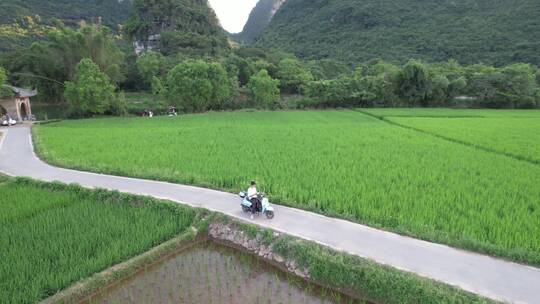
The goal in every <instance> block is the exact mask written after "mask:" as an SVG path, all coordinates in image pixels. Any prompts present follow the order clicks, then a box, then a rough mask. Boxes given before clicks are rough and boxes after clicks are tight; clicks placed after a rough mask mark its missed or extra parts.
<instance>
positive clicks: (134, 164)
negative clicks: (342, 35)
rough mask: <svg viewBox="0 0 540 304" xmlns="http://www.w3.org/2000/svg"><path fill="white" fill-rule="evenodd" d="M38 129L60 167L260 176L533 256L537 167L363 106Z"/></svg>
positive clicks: (267, 187) (420, 229)
mask: <svg viewBox="0 0 540 304" xmlns="http://www.w3.org/2000/svg"><path fill="white" fill-rule="evenodd" d="M446 111H451V110H446ZM497 113H498V114H497V115H504V112H503V111H499V112H497ZM533 113H534V112H533ZM508 115H514V114H513V112H509V114H508ZM527 122H530V121H529V120H528V119H525V120H524V123H527ZM35 133H36V135H37V137H36V143H37V147H38V150H39V152H40V154H41V155H42V156H43V157H44V158H45V159H46V160H48V161H49V162H52V163H55V164H59V165H62V166H67V167H73V168H79V169H85V170H91V171H98V172H108V173H113V174H120V175H128V176H137V177H145V178H154V179H162V180H169V181H174V182H181V183H190V184H197V185H203V186H210V187H215V188H222V189H227V190H231V191H235V192H236V191H238V190H239V189H242V188H245V187H246V185H247V183H248V182H249V181H250V180H251V179H257V180H258V182H259V185H260V188H261V190H264V191H266V192H268V193H269V194H270V195H271V198H272V199H273V200H275V201H278V202H284V203H286V204H288V205H292V206H296V207H300V208H304V209H309V210H314V211H317V212H321V213H326V214H331V215H338V216H340V217H344V218H348V219H352V220H355V221H359V222H362V223H367V224H369V225H372V226H376V227H383V228H385V229H390V230H393V231H397V232H400V233H405V234H409V235H413V236H417V237H420V238H425V239H429V240H433V241H437V242H442V243H447V244H450V245H454V246H459V247H464V248H468V249H472V250H477V251H480V252H487V253H490V254H494V255H499V256H504V257H509V258H513V259H516V260H519V261H526V262H529V263H533V264H540V238H538V235H540V222H539V221H538V218H539V217H540V187H538V182H537V181H538V180H540V167H539V166H536V165H533V164H530V163H525V162H521V161H518V160H515V159H512V158H509V157H506V156H503V155H498V154H495V153H490V152H487V151H483V150H479V149H476V148H474V147H468V146H465V145H462V144H456V143H452V142H450V141H446V140H442V139H438V138H435V137H433V136H431V135H428V134H423V133H420V132H416V131H413V130H407V129H403V128H400V127H397V126H393V125H390V124H388V123H385V122H383V121H380V120H378V119H375V118H373V117H369V116H366V115H364V114H362V113H359V112H355V111H320V112H272V113H264V112H263V113H210V114H201V115H188V116H183V117H179V118H157V119H153V120H147V119H134V118H132V119H98V120H86V121H67V122H63V123H60V124H52V125H44V126H39V127H38V128H37V129H35ZM526 149H527V148H526V147H523V151H526Z"/></svg>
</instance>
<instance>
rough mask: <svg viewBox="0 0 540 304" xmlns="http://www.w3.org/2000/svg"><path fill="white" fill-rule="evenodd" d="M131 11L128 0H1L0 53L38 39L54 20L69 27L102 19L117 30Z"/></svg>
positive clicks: (101, 20) (102, 21)
mask: <svg viewBox="0 0 540 304" xmlns="http://www.w3.org/2000/svg"><path fill="white" fill-rule="evenodd" d="M130 13H131V1H130V0H123V1H119V0H48V1H42V0H2V1H1V2H0V52H4V51H9V50H14V49H17V48H21V47H26V46H28V45H30V43H32V42H33V41H36V40H39V39H41V38H42V37H43V36H44V34H45V31H46V30H47V29H48V28H49V27H50V26H51V25H52V24H53V22H54V19H59V20H62V22H63V23H65V24H66V25H68V26H77V24H78V23H79V22H80V21H82V20H84V21H86V22H91V23H97V22H101V23H103V24H104V25H106V26H108V27H109V28H111V29H112V30H114V31H118V30H119V29H120V24H122V23H123V22H124V21H125V20H126V19H127V17H128V16H129V15H130Z"/></svg>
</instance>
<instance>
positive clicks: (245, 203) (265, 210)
mask: <svg viewBox="0 0 540 304" xmlns="http://www.w3.org/2000/svg"><path fill="white" fill-rule="evenodd" d="M239 196H240V197H241V198H242V203H241V204H240V206H241V207H242V211H244V212H246V213H247V212H251V206H252V205H253V204H252V203H251V201H250V200H249V199H248V197H247V194H246V193H245V192H240V193H239ZM257 198H258V199H259V201H260V202H261V204H260V207H261V208H260V209H261V210H256V212H255V213H257V214H261V213H262V214H264V215H265V216H266V218H267V219H269V220H271V219H273V218H274V207H272V206H271V205H270V201H268V198H266V197H265V196H264V195H263V194H258V197H257Z"/></svg>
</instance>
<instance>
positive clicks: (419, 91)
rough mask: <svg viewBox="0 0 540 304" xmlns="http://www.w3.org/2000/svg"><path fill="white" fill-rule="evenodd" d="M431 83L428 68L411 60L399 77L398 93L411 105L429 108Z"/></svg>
mask: <svg viewBox="0 0 540 304" xmlns="http://www.w3.org/2000/svg"><path fill="white" fill-rule="evenodd" d="M430 86H431V81H430V79H429V73H428V70H427V68H426V66H425V65H424V64H423V63H422V62H420V61H417V60H410V61H409V62H407V64H406V65H405V66H404V67H403V69H402V70H401V73H400V74H399V76H398V93H399V95H400V96H401V97H402V98H403V99H405V100H406V101H408V102H409V103H410V104H411V105H421V106H427V97H428V94H429V92H430V90H431V87H430Z"/></svg>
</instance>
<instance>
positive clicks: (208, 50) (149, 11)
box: [125, 0, 229, 56]
mask: <svg viewBox="0 0 540 304" xmlns="http://www.w3.org/2000/svg"><path fill="white" fill-rule="evenodd" d="M133 6H134V14H133V15H132V16H131V18H130V19H129V20H128V21H127V23H126V26H125V30H126V33H127V34H129V35H130V36H131V37H132V38H133V39H134V40H138V41H142V42H143V43H145V42H147V41H148V39H149V37H150V36H153V35H160V37H159V40H158V42H157V44H158V45H157V47H158V48H159V50H160V52H161V53H162V54H164V55H174V54H177V53H183V54H191V55H201V54H206V55H210V56H217V55H219V54H220V53H222V52H223V51H224V50H227V49H228V48H229V43H228V41H227V36H226V34H225V31H224V30H223V29H222V28H221V27H220V25H219V22H218V19H217V17H216V15H215V13H214V11H213V10H212V9H211V8H210V6H209V5H208V1H207V0H161V1H154V0H135V1H134V3H133Z"/></svg>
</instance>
